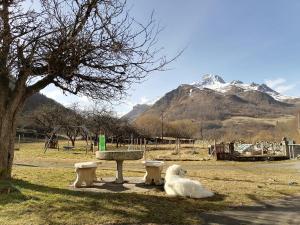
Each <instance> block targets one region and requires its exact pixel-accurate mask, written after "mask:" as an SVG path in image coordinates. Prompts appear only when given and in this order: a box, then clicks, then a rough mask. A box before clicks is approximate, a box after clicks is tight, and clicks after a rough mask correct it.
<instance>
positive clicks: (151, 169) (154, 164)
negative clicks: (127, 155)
mask: <svg viewBox="0 0 300 225" xmlns="http://www.w3.org/2000/svg"><path fill="white" fill-rule="evenodd" d="M143 164H144V165H145V168H146V174H145V176H144V180H145V184H148V185H151V184H155V185H162V184H163V183H164V181H163V179H162V178H161V172H162V170H163V165H164V162H162V161H151V160H147V161H143Z"/></svg>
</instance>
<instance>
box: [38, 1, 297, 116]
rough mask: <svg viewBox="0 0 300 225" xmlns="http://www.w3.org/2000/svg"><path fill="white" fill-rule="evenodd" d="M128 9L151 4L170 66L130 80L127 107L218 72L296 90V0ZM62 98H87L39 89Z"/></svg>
mask: <svg viewBox="0 0 300 225" xmlns="http://www.w3.org/2000/svg"><path fill="white" fill-rule="evenodd" d="M128 4H129V7H130V8H131V15H133V16H134V17H136V18H137V20H138V21H142V22H143V21H146V20H147V19H148V18H149V16H150V14H151V12H152V11H153V10H154V12H155V18H156V20H157V21H158V22H159V23H160V25H161V26H163V27H164V30H163V32H162V33H161V34H160V39H159V43H158V46H163V47H164V52H165V54H166V55H168V56H170V57H172V56H174V55H175V54H176V52H178V51H179V50H181V49H183V48H185V47H186V50H185V52H184V53H183V55H182V56H181V57H180V58H179V59H177V60H176V61H175V62H173V63H172V64H171V65H170V66H169V67H171V68H172V69H171V70H168V71H165V72H155V73H153V74H151V75H150V76H149V77H148V78H147V79H146V80H145V81H144V82H143V83H141V84H136V85H133V86H132V88H131V89H130V90H129V93H128V97H127V98H126V99H123V100H122V102H123V103H122V104H119V103H118V104H115V105H113V108H114V109H115V110H116V111H117V112H118V113H119V114H124V113H126V112H128V111H129V110H130V109H131V107H132V106H133V105H135V104H137V103H150V102H153V101H154V100H155V99H157V98H158V97H160V96H162V95H164V94H165V93H166V92H167V91H170V90H172V89H174V88H176V87H177V86H178V85H180V84H182V83H192V82H194V81H199V80H201V76H202V75H203V74H207V73H210V74H217V75H220V76H222V77H223V78H224V79H225V80H226V81H231V80H241V81H243V82H256V83H267V84H268V85H269V86H271V87H272V88H274V89H275V90H278V91H280V92H281V93H283V94H286V95H291V96H300V89H299V88H298V87H299V86H300V78H299V75H300V13H299V12H300V1H298V0H289V1H286V0H243V1H242V0H186V1H183V0H151V1H149V0H128ZM42 92H43V93H44V94H46V95H48V96H49V97H53V98H55V99H56V100H57V101H60V102H62V103H63V104H66V105H67V104H70V103H71V102H76V101H80V102H81V103H82V104H90V101H89V100H88V99H86V98H74V97H65V96H63V95H62V93H61V92H60V91H58V90H56V89H54V88H53V87H48V88H47V89H45V90H43V91H42Z"/></svg>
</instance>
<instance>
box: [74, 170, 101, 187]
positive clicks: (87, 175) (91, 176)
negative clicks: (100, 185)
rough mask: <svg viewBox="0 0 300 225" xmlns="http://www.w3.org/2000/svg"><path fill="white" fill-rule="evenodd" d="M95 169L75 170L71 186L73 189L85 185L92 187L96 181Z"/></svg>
mask: <svg viewBox="0 0 300 225" xmlns="http://www.w3.org/2000/svg"><path fill="white" fill-rule="evenodd" d="M96 169H97V168H96V167H95V168H76V169H75V172H76V174H77V177H76V180H75V182H74V184H73V186H74V187H77V188H78V187H82V184H83V183H85V185H86V187H90V186H92V184H93V182H94V181H95V180H97V177H96Z"/></svg>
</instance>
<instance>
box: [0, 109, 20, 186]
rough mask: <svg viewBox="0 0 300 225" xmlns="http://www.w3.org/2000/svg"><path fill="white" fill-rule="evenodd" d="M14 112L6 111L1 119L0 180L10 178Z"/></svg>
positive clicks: (13, 139)
mask: <svg viewBox="0 0 300 225" xmlns="http://www.w3.org/2000/svg"><path fill="white" fill-rule="evenodd" d="M13 114H14V113H10V112H9V111H6V112H5V113H4V115H3V114H1V121H0V180H2V179H10V178H11V171H12V164H13V159H14V142H15V135H16V126H15V124H16V123H15V118H14V116H13Z"/></svg>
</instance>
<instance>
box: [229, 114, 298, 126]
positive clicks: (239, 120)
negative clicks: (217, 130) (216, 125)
mask: <svg viewBox="0 0 300 225" xmlns="http://www.w3.org/2000/svg"><path fill="white" fill-rule="evenodd" d="M294 119H295V116H291V115H285V116H281V117H277V118H254V117H248V116H234V117H232V118H230V119H227V120H224V121H223V125H224V126H228V125H229V124H237V125H239V124H244V123H249V122H250V123H259V124H268V125H273V126H276V124H277V123H286V122H290V121H292V120H294Z"/></svg>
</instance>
